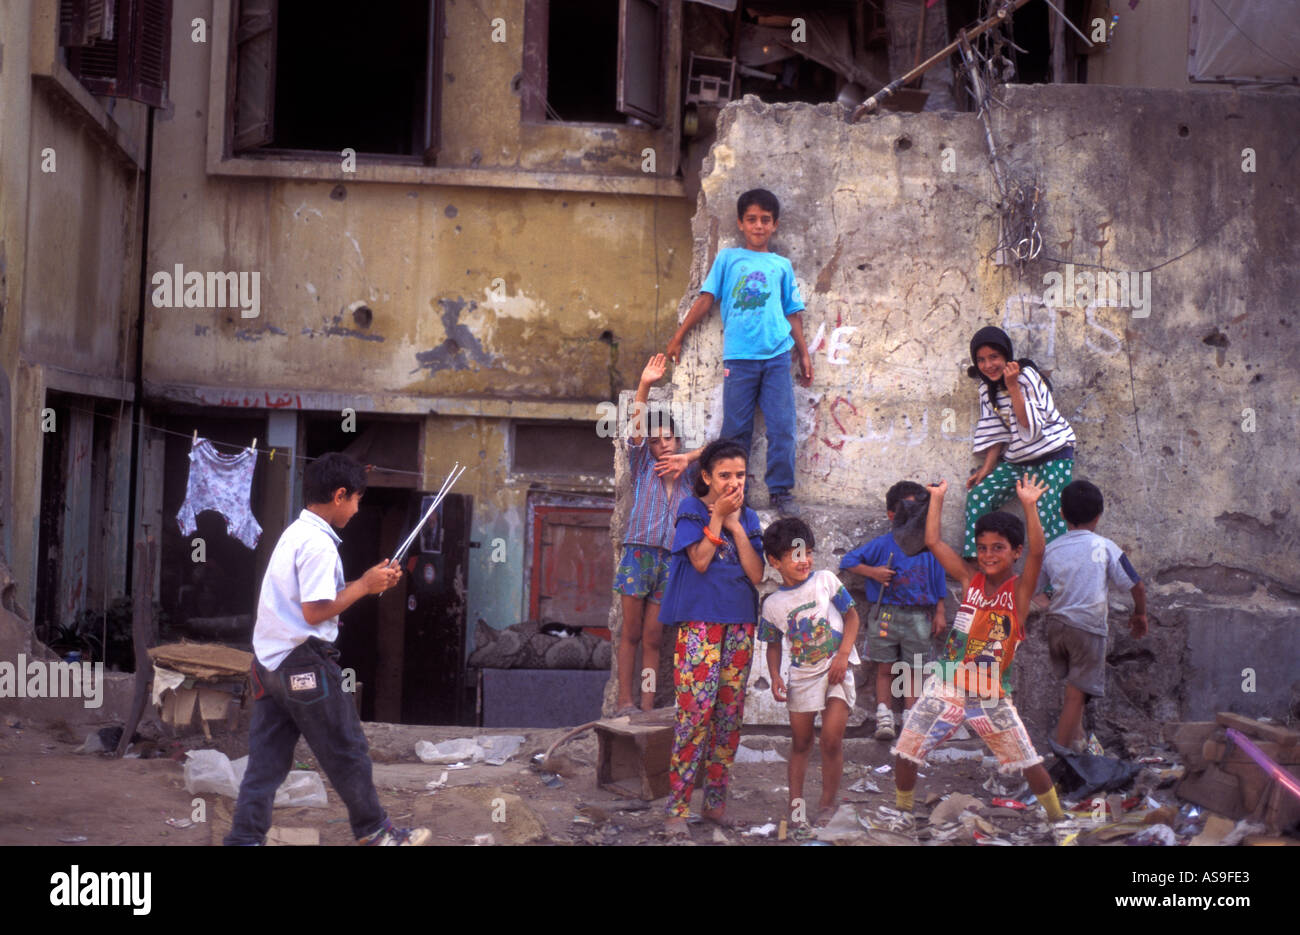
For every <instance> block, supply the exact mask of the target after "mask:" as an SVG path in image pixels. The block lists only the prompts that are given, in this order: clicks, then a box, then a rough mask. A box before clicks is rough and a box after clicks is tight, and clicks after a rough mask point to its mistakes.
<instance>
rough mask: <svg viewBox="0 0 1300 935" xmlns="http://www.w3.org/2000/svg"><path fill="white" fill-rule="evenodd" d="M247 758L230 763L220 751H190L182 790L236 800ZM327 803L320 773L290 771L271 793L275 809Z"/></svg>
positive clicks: (187, 755) (316, 806)
mask: <svg viewBox="0 0 1300 935" xmlns="http://www.w3.org/2000/svg"><path fill="white" fill-rule="evenodd" d="M247 768H248V757H246V756H241V757H240V758H239V759H237V760H234V761H232V760H231V759H230V757H228V756H226V755H225V754H224V753H222V752H221V751H220V750H191V751H189V753H188V754H186V758H185V791H187V792H189V793H190V794H191V795H203V794H211V795H224V796H226V797H227V798H230V799H237V798H239V784H240V783H241V782H243V780H244V770H246V769H247ZM328 804H329V800H328V798H327V796H326V794H325V784H324V783H323V782H322V781H321V778H320V774H319V773H316V772H315V771H313V770H292V771H290V773H289V775H288V776H286V777H285V780H284V782H283V783H281V784H280V788H279V789H277V790H276V791H275V807H276V808H288V807H300V806H306V807H308V808H325V807H326V806H327V805H328Z"/></svg>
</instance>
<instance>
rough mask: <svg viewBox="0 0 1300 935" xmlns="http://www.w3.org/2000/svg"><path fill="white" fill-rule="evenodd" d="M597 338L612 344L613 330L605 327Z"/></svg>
mask: <svg viewBox="0 0 1300 935" xmlns="http://www.w3.org/2000/svg"><path fill="white" fill-rule="evenodd" d="M597 340H600V341H604V342H605V343H606V344H613V343H614V332H612V331H610V330H608V329H606V330H604V331H602V332H601V333H600V337H599V338H598V339H597Z"/></svg>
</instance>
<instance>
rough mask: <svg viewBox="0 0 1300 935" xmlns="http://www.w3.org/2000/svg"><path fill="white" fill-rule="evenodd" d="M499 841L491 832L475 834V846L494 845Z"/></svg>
mask: <svg viewBox="0 0 1300 935" xmlns="http://www.w3.org/2000/svg"><path fill="white" fill-rule="evenodd" d="M496 843H497V839H496V838H494V837H492V835H490V834H476V835H474V845H473V846H474V847H492V846H493V845H494V844H496Z"/></svg>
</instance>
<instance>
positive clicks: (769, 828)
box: [740, 821, 776, 838]
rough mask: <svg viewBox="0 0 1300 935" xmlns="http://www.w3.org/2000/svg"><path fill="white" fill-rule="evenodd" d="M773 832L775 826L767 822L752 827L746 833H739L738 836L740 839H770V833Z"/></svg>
mask: <svg viewBox="0 0 1300 935" xmlns="http://www.w3.org/2000/svg"><path fill="white" fill-rule="evenodd" d="M775 830H776V825H775V824H774V823H772V822H770V821H769V822H768V823H767V824H765V825H754V826H753V827H752V828H750V829H749V830H748V831H742V832H740V836H741V837H742V838H770V837H771V836H772V832H774V831H775Z"/></svg>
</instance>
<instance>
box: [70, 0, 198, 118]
mask: <svg viewBox="0 0 1300 935" xmlns="http://www.w3.org/2000/svg"><path fill="white" fill-rule="evenodd" d="M110 7H111V9H110ZM171 21H172V0H60V4H59V40H60V43H61V44H63V45H64V47H65V49H66V52H67V59H68V70H69V71H70V72H71V73H72V75H73V77H75V78H76V79H77V80H78V81H80V82H81V84H82V85H84V86H85V88H86V90H88V91H90V93H91V94H97V95H100V96H102V97H121V98H127V99H129V100H133V101H138V102H140V103H142V104H145V105H147V106H149V107H156V108H162V107H166V106H167V104H168V100H167V87H168V80H169V75H170V70H171ZM70 43H71V44H70Z"/></svg>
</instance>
